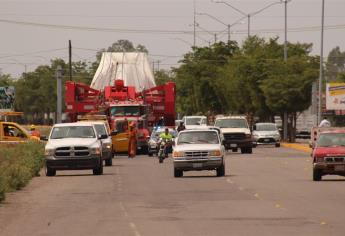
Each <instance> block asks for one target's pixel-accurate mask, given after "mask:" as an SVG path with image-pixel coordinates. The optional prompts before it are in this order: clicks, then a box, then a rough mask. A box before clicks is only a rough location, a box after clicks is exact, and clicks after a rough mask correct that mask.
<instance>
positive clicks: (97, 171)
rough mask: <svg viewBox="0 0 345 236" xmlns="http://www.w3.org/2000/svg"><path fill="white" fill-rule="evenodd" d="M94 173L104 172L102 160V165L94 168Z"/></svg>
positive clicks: (100, 173)
mask: <svg viewBox="0 0 345 236" xmlns="http://www.w3.org/2000/svg"><path fill="white" fill-rule="evenodd" d="M92 171H93V174H94V175H102V174H103V163H102V162H101V164H100V166H99V167H97V168H95V169H93V170H92Z"/></svg>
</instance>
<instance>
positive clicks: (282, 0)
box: [211, 0, 291, 37]
mask: <svg viewBox="0 0 345 236" xmlns="http://www.w3.org/2000/svg"><path fill="white" fill-rule="evenodd" d="M289 1H291V0H280V1H279V2H273V3H270V4H268V5H267V6H265V7H263V8H261V9H259V10H258V11H255V12H251V13H245V12H244V11H241V10H240V9H238V8H237V7H234V6H233V5H231V4H230V3H228V2H224V1H214V0H211V2H214V3H223V4H225V5H227V6H229V7H231V8H232V9H234V10H235V11H237V12H239V13H240V14H242V15H243V16H244V17H246V18H247V19H248V37H250V18H251V17H252V16H255V15H257V14H259V13H261V12H263V11H264V10H266V9H267V8H270V7H271V6H274V5H277V4H281V3H284V2H286V3H287V2H289Z"/></svg>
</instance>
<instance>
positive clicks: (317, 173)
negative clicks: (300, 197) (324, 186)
mask: <svg viewBox="0 0 345 236" xmlns="http://www.w3.org/2000/svg"><path fill="white" fill-rule="evenodd" d="M321 180H322V172H321V171H320V170H316V169H313V181H321Z"/></svg>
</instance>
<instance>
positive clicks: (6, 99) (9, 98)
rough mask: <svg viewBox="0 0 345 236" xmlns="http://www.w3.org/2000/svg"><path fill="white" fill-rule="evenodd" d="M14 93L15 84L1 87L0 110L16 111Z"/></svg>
mask: <svg viewBox="0 0 345 236" xmlns="http://www.w3.org/2000/svg"><path fill="white" fill-rule="evenodd" d="M14 94H15V90H14V87H13V86H9V87H0V112H7V111H14Z"/></svg>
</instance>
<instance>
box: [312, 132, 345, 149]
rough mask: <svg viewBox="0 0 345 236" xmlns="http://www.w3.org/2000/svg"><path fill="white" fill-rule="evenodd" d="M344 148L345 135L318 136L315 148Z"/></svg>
mask: <svg viewBox="0 0 345 236" xmlns="http://www.w3.org/2000/svg"><path fill="white" fill-rule="evenodd" d="M332 146H333V147H334V146H345V133H338V134H336V133H328V134H320V137H319V139H318V140H317V147H332Z"/></svg>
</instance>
